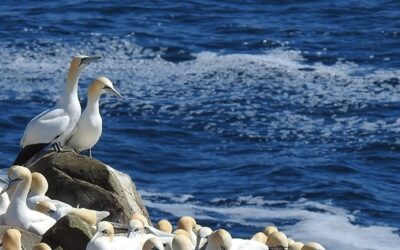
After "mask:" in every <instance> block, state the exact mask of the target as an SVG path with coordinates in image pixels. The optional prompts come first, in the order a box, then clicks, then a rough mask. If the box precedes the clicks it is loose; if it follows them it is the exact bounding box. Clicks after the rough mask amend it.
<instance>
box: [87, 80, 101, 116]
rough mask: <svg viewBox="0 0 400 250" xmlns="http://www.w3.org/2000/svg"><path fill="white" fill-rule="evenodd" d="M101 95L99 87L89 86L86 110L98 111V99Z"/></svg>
mask: <svg viewBox="0 0 400 250" xmlns="http://www.w3.org/2000/svg"><path fill="white" fill-rule="evenodd" d="M100 96H101V89H99V88H96V87H95V86H91V87H90V88H89V91H88V100H87V103H86V110H88V111H91V112H96V113H99V112H100V111H99V101H100Z"/></svg>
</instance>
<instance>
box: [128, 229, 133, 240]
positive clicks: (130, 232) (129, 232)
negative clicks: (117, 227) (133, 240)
mask: <svg viewBox="0 0 400 250" xmlns="http://www.w3.org/2000/svg"><path fill="white" fill-rule="evenodd" d="M131 235H132V231H131V230H129V231H128V238H130V237H131Z"/></svg>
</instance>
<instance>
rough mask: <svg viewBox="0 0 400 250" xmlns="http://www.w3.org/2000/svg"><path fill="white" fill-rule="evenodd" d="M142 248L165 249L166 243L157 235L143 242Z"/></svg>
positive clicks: (151, 249) (148, 249) (146, 249)
mask: <svg viewBox="0 0 400 250" xmlns="http://www.w3.org/2000/svg"><path fill="white" fill-rule="evenodd" d="M141 250H164V245H163V243H162V242H161V240H160V239H158V238H157V237H154V236H153V237H151V238H149V239H148V240H146V242H145V243H144V244H143V247H142V249H141Z"/></svg>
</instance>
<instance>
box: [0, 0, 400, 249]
mask: <svg viewBox="0 0 400 250" xmlns="http://www.w3.org/2000/svg"><path fill="white" fill-rule="evenodd" d="M79 53H84V54H102V55H103V56H104V59H103V61H102V62H100V63H97V64H95V65H90V66H89V67H88V68H87V69H86V70H85V72H84V73H83V75H82V77H81V82H80V83H81V84H80V97H81V101H82V105H83V107H84V105H85V104H84V103H85V101H86V97H85V95H86V88H87V86H88V84H89V83H90V81H91V80H92V79H93V78H95V77H97V76H99V75H105V76H107V77H109V78H110V79H111V80H112V81H113V82H114V85H115V86H116V87H117V88H118V89H119V90H120V92H121V93H122V94H123V95H124V97H125V98H124V99H123V100H121V101H120V100H116V99H114V98H112V97H104V98H103V100H102V105H101V111H102V114H103V124H104V128H103V137H102V139H101V141H100V142H99V143H98V144H97V145H96V147H95V148H94V152H93V153H94V156H95V157H96V158H98V159H100V160H102V161H104V162H106V163H108V164H110V165H112V166H114V167H116V168H118V169H120V170H122V171H126V172H128V173H129V174H130V175H131V176H132V178H133V179H134V180H135V182H136V184H137V187H138V188H139V190H140V191H141V193H142V196H143V198H144V199H145V201H146V205H147V207H148V209H149V212H150V214H151V216H152V218H153V221H157V220H158V219H160V218H167V219H170V220H172V221H175V220H176V218H177V217H179V216H182V215H186V214H189V215H194V216H195V217H196V218H197V219H198V222H199V223H200V224H202V225H208V226H211V227H213V228H218V227H223V228H227V229H228V230H229V231H230V232H231V233H232V234H233V235H234V236H236V237H250V236H251V235H252V234H253V233H255V232H257V231H258V230H260V229H262V228H263V227H264V226H265V225H269V224H275V225H277V226H278V227H279V228H281V229H282V230H283V231H284V232H285V233H287V234H288V235H289V236H290V237H293V238H295V239H296V240H301V241H309V240H315V241H319V242H321V243H322V244H324V245H325V246H326V247H327V249H342V250H343V249H396V248H397V247H398V245H399V244H400V237H399V228H400V212H399V207H400V198H399V194H398V193H399V191H398V190H399V189H400V179H399V176H400V167H399V160H398V159H399V158H400V140H399V133H400V119H399V117H400V80H399V76H400V69H399V68H400V2H399V1H335V2H333V1H320V2H318V3H315V1H302V2H301V3H300V1H232V2H231V3H226V2H225V3H222V1H221V2H220V1H200V0H198V1H185V2H181V3H177V2H175V1H170V2H167V1H151V2H147V1H146V2H144V3H131V1H83V2H82V1H58V2H57V3H45V1H42V2H36V1H35V2H31V1H3V2H2V3H1V5H0V76H1V77H2V79H1V80H0V87H1V92H0V109H1V116H0V129H1V133H0V140H1V142H2V143H1V145H0V156H1V158H2V160H3V162H2V164H1V166H2V167H6V166H7V165H9V164H11V163H12V161H13V160H14V158H15V156H16V154H17V152H18V150H19V146H18V143H19V139H20V137H21V136H22V133H23V129H24V127H25V125H26V123H27V122H28V121H29V120H30V119H31V118H32V117H33V116H35V115H36V114H38V113H40V112H41V111H43V110H44V109H46V108H49V107H51V106H52V105H53V104H54V102H55V101H56V100H57V98H58V96H59V94H60V92H61V91H62V90H63V86H64V82H65V75H66V71H67V67H68V64H69V61H70V59H71V56H72V55H75V54H79Z"/></svg>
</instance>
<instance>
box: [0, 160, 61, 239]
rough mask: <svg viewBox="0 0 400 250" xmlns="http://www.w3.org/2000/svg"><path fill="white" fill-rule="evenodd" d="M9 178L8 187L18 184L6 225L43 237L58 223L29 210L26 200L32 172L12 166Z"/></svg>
mask: <svg viewBox="0 0 400 250" xmlns="http://www.w3.org/2000/svg"><path fill="white" fill-rule="evenodd" d="M8 178H9V184H8V186H10V185H11V184H13V183H16V184H17V187H16V189H15V192H14V194H13V196H12V197H11V201H10V205H9V206H8V208H7V211H6V214H5V216H4V219H5V223H6V225H8V226H15V227H19V228H23V229H25V230H28V231H30V232H33V233H36V234H39V235H43V234H44V233H45V232H46V231H47V230H48V229H49V228H50V227H51V226H53V225H54V224H55V223H56V221H55V220H54V219H53V218H51V217H49V216H47V215H45V214H42V213H40V212H37V211H35V210H31V209H29V208H28V206H27V205H26V198H27V196H28V192H29V188H30V186H31V182H32V174H31V171H30V170H29V169H28V168H25V167H22V166H12V167H11V168H10V169H9V171H8ZM5 190H6V189H4V190H3V191H2V192H5Z"/></svg>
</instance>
